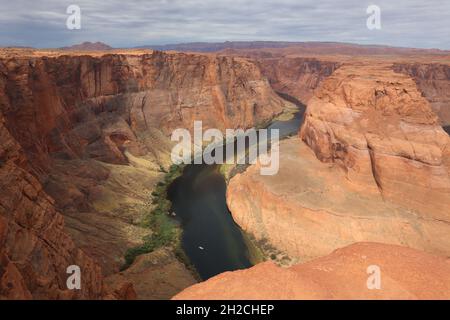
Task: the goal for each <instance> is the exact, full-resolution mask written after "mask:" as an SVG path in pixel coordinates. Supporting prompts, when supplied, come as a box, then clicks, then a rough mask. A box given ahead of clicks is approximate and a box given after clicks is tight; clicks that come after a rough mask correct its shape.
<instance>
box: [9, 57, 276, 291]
mask: <svg viewBox="0 0 450 320" xmlns="http://www.w3.org/2000/svg"><path fill="white" fill-rule="evenodd" d="M6 51H7V52H6V53H5V54H4V57H3V58H2V59H1V61H0V70H1V79H0V84H1V85H0V91H1V94H0V99H1V100H0V110H1V116H2V118H1V120H2V121H1V124H2V128H1V132H2V152H1V174H2V176H3V177H4V179H2V187H3V188H2V189H3V190H5V191H4V192H3V193H2V195H1V219H2V220H1V221H2V224H1V225H2V228H1V233H0V235H1V237H0V239H1V243H2V246H1V256H2V264H1V266H2V267H1V271H0V278H1V290H0V292H1V295H2V296H4V297H7V298H16V299H19V298H48V299H53V298H63V299H64V298H72V297H73V298H90V299H98V298H101V297H108V296H111V294H113V295H114V294H116V295H119V294H124V295H125V296H133V293H132V292H130V290H131V289H130V288H131V287H130V285H131V284H132V283H133V281H134V282H135V283H138V284H139V283H140V281H141V280H140V277H139V276H136V274H138V273H144V274H145V276H146V277H148V278H154V279H156V280H155V281H156V282H158V285H159V286H162V287H160V290H159V292H154V291H149V290H148V289H147V291H145V289H143V290H141V292H139V290H138V292H137V293H138V296H139V294H140V297H141V298H166V299H167V298H169V297H170V296H172V295H173V294H175V293H176V292H178V291H180V290H181V289H182V288H183V287H185V286H187V285H189V284H192V283H194V282H195V279H194V277H193V275H192V274H191V273H190V272H189V271H188V270H187V269H186V267H185V266H184V265H183V264H182V263H180V262H179V261H178V260H177V259H176V258H175V255H174V254H173V253H170V252H168V253H167V252H166V253H164V252H160V253H152V254H150V257H147V258H145V259H146V260H148V261H150V262H143V261H142V260H143V259H144V258H143V259H138V261H136V263H137V264H138V265H139V266H132V268H131V272H128V273H127V272H124V273H121V274H119V271H120V268H121V266H122V265H123V264H124V255H125V253H126V252H127V250H128V249H130V248H132V247H134V246H137V245H139V244H140V243H141V242H142V239H143V237H145V236H146V235H148V234H149V233H151V230H149V229H147V228H143V227H141V225H140V220H141V219H142V217H143V215H144V213H145V212H146V211H150V210H151V209H152V204H151V203H150V200H151V196H150V194H151V192H152V191H153V190H154V189H155V186H156V184H157V183H158V182H159V181H160V180H161V179H162V178H163V176H164V172H165V171H166V170H167V168H168V167H169V165H170V149H171V142H170V139H169V137H168V135H169V133H170V132H171V131H172V130H173V129H175V128H179V127H181V128H185V127H186V128H188V127H190V124H191V122H192V119H194V118H195V119H199V120H203V125H204V126H205V127H207V128H209V127H213V128H219V129H224V128H233V127H244V128H246V127H251V126H253V125H256V124H258V123H260V122H265V121H267V120H269V119H270V118H272V117H273V116H274V115H276V114H277V113H279V112H281V111H282V109H283V107H284V105H285V102H284V101H283V100H282V99H281V98H280V97H278V96H277V95H276V94H275V93H274V92H273V90H272V89H271V88H270V86H269V84H268V82H267V80H265V79H264V78H263V77H262V76H261V74H260V71H259V69H258V68H257V67H256V65H255V64H253V63H251V62H248V61H246V60H245V59H239V58H233V57H229V58H227V57H211V56H206V55H188V54H183V53H179V54H166V53H162V52H156V51H155V52H150V53H146V54H128V55H127V54H109V55H103V54H91V55H85V54H83V55H79V54H69V55H67V54H59V53H56V54H54V55H52V56H47V55H44V54H43V55H40V54H36V55H34V54H33V55H27V53H25V54H22V55H19V56H18V55H17V54H15V53H14V54H13V55H8V53H9V52H8V50H6ZM146 260H144V261H146ZM73 264H75V265H78V266H80V267H81V269H82V270H83V283H82V290H81V293H77V295H74V293H73V292H70V291H68V290H67V289H66V288H65V280H64V279H65V278H66V268H67V267H68V266H69V265H73ZM155 264H156V265H158V264H163V265H169V264H173V267H174V270H175V271H174V272H175V273H176V274H177V279H178V281H176V280H175V281H174V283H171V281H169V280H168V279H169V278H173V272H170V271H169V270H166V269H165V270H164V272H161V269H158V268H155V267H154V266H155ZM142 265H144V266H145V265H147V268H143V267H142ZM152 268H153V269H152ZM152 270H153V272H152ZM108 277H111V278H108ZM104 278H108V279H106V280H105V281H102V279H104ZM158 279H159V280H158ZM106 284H108V286H107V285H106ZM164 286H165V288H164ZM140 287H141V286H139V285H137V286H135V288H136V289H139V288H140ZM164 292H165V293H164Z"/></svg>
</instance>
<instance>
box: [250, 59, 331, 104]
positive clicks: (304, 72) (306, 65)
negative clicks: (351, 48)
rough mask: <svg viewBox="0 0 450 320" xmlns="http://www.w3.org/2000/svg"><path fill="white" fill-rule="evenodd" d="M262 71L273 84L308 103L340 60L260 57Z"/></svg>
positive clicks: (276, 88) (275, 87) (281, 91)
mask: <svg viewBox="0 0 450 320" xmlns="http://www.w3.org/2000/svg"><path fill="white" fill-rule="evenodd" d="M257 61H258V65H259V66H260V68H261V72H262V73H263V74H264V75H265V76H266V77H267V78H268V79H269V81H270V84H271V86H272V87H273V88H274V89H275V90H276V91H277V92H280V93H284V94H287V95H289V96H292V97H294V98H296V99H297V100H299V101H301V102H302V103H303V104H305V105H306V104H307V103H308V100H309V99H310V98H311V97H312V96H313V94H314V90H315V89H316V88H317V87H319V85H320V83H321V82H322V81H323V80H324V79H326V78H327V77H328V76H330V75H331V74H332V73H333V72H334V70H336V69H337V68H338V67H339V66H340V63H339V62H335V61H329V60H321V59H317V58H304V57H284V56H283V57H275V58H271V57H268V58H262V57H260V58H258V59H257Z"/></svg>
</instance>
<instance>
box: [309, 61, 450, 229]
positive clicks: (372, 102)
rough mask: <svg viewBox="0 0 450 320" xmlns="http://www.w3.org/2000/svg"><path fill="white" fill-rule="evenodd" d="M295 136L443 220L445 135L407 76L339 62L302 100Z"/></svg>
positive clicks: (449, 144)
mask: <svg viewBox="0 0 450 320" xmlns="http://www.w3.org/2000/svg"><path fill="white" fill-rule="evenodd" d="M300 136H301V137H302V139H303V140H304V141H305V142H306V143H307V144H308V145H309V146H310V147H311V148H312V149H313V150H314V152H315V154H316V156H317V157H318V158H319V159H320V160H321V161H324V162H334V163H336V164H338V165H340V166H341V167H342V168H344V170H345V171H346V173H347V179H349V180H350V181H352V182H354V183H356V184H360V185H361V186H364V187H365V188H367V189H369V190H370V189H373V188H376V187H378V189H379V190H380V192H381V194H382V196H383V197H384V198H385V199H388V200H391V201H393V202H395V203H398V204H400V205H402V206H405V207H407V208H410V209H413V210H417V211H418V212H420V214H421V215H422V217H424V218H426V219H437V220H443V221H449V219H450V210H449V208H450V176H449V170H450V165H449V159H450V157H449V155H450V138H449V136H448V135H447V134H446V133H445V132H444V130H443V129H442V128H441V127H440V126H439V123H438V118H437V117H436V115H435V114H434V113H433V111H432V109H431V107H430V105H429V104H428V102H427V101H426V99H424V98H423V97H422V96H421V94H420V92H419V91H418V90H417V87H416V84H415V83H414V81H413V80H412V79H411V78H408V77H407V76H405V75H403V74H399V73H395V72H393V71H392V70H391V68H390V66H388V65H369V66H367V65H355V64H353V65H346V66H342V67H341V68H339V69H338V70H336V72H335V73H334V74H333V75H332V76H331V77H329V78H328V79H327V80H326V81H325V82H324V83H323V85H322V86H321V88H320V90H318V91H317V92H316V95H315V96H314V98H312V99H311V100H310V101H309V104H308V108H307V112H306V117H305V123H304V125H303V127H302V129H301V133H300Z"/></svg>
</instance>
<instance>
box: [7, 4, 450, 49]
mask: <svg viewBox="0 0 450 320" xmlns="http://www.w3.org/2000/svg"><path fill="white" fill-rule="evenodd" d="M1 2H2V4H1V11H0V46H9V45H20V46H33V47H61V46H66V45H71V44H74V43H79V42H83V41H102V42H105V43H108V44H109V45H111V46H113V47H133V46H139V45H145V44H168V43H180V42H194V41H208V42H212V41H226V40H230V41H232V40H275V41H276V40H283V41H340V42H353V43H361V44H386V45H395V46H406V47H420V48H440V49H450V0H374V1H366V0H334V1H333V0H326V1H325V0H222V1H220V0H147V1H144V0H110V1H99V0H97V1H92V0H91V1H87V0H70V1H66V0H1ZM71 4H76V5H78V6H79V7H80V8H81V29H80V30H68V29H67V27H66V20H67V17H68V16H69V15H68V14H66V9H67V7H68V6H69V5H71ZM370 4H375V5H378V6H379V7H380V9H381V30H368V28H367V27H366V20H367V17H368V14H367V13H366V9H367V7H368V5H370Z"/></svg>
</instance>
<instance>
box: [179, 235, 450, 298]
mask: <svg viewBox="0 0 450 320" xmlns="http://www.w3.org/2000/svg"><path fill="white" fill-rule="evenodd" d="M369 266H376V267H377V268H379V269H378V270H379V272H380V273H379V275H380V282H379V285H380V286H379V287H378V288H379V289H376V288H374V287H372V284H373V282H372V281H371V280H370V279H369V278H370V275H371V272H373V271H370V272H369V273H368V272H367V270H368V268H369ZM369 270H372V269H369ZM368 283H369V285H370V288H372V289H369V287H368ZM174 299H176V300H177V299H179V300H185V299H205V300H208V299H209V300H214V299H217V300H220V299H223V300H228V299H250V300H252V299H256V300H264V299H268V300H271V299H272V300H273V299H405V300H406V299H408V300H409V299H450V263H449V262H448V260H445V259H444V258H442V257H439V256H433V255H430V254H427V253H424V252H421V251H417V250H414V249H410V248H405V247H400V246H393V245H385V244H379V243H357V244H354V245H351V246H348V247H345V248H342V249H338V250H336V251H334V252H333V253H331V254H330V255H327V256H325V257H322V258H318V259H315V260H313V261H310V262H307V263H303V264H298V265H295V266H292V267H290V268H280V267H277V266H276V265H274V264H273V263H271V262H265V263H261V264H258V265H256V266H254V267H252V268H250V269H247V270H240V271H234V272H225V273H222V274H220V275H218V276H216V277H214V278H211V279H209V280H207V281H206V282H203V283H199V284H197V285H194V286H192V287H190V288H188V289H185V290H184V291H182V292H181V293H179V294H178V295H176V296H175V297H174Z"/></svg>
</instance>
